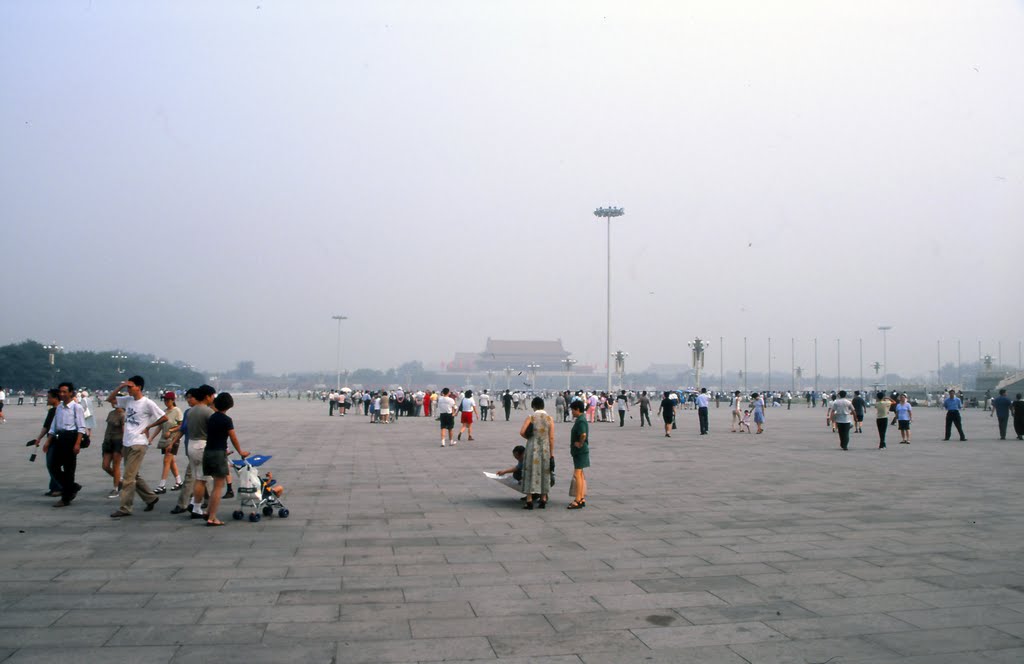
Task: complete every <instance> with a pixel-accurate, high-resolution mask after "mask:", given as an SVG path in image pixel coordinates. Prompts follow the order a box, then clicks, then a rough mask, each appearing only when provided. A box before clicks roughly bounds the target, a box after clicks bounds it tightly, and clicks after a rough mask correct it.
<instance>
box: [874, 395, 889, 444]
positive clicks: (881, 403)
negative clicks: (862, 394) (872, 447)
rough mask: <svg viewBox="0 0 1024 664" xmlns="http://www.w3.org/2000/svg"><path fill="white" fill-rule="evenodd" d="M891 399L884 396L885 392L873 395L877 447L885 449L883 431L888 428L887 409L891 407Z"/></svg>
mask: <svg viewBox="0 0 1024 664" xmlns="http://www.w3.org/2000/svg"><path fill="white" fill-rule="evenodd" d="M892 406H893V402H892V399H890V398H889V397H887V396H885V392H879V393H878V394H876V395H875V426H876V427H878V449H880V450H884V449H885V432H886V431H888V429H889V411H890V410H891V409H892Z"/></svg>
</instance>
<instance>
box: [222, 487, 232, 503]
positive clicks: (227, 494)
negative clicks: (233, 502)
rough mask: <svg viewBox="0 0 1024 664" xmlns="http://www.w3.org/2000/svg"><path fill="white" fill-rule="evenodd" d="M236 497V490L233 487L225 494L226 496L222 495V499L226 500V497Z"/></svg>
mask: <svg viewBox="0 0 1024 664" xmlns="http://www.w3.org/2000/svg"><path fill="white" fill-rule="evenodd" d="M234 497H235V492H234V491H232V490H231V489H228V490H227V492H226V493H225V494H224V496H223V497H221V500H224V498H234Z"/></svg>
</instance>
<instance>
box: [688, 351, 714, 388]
mask: <svg viewBox="0 0 1024 664" xmlns="http://www.w3.org/2000/svg"><path fill="white" fill-rule="evenodd" d="M686 345H687V346H689V347H690V351H691V360H692V362H693V376H694V382H695V383H696V385H695V386H694V387H695V388H696V389H697V391H698V392H699V391H700V372H701V371H703V370H704V351H706V350H707V349H708V346H709V345H710V344H708V342H706V341H704V340H703V339H701V338H700V337H694V339H693V341H688V342H687V343H686Z"/></svg>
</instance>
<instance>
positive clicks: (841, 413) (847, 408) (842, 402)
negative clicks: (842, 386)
mask: <svg viewBox="0 0 1024 664" xmlns="http://www.w3.org/2000/svg"><path fill="white" fill-rule="evenodd" d="M832 420H833V421H834V422H835V423H836V424H850V423H851V422H853V403H851V402H850V400H849V399H836V400H835V401H833V402H832Z"/></svg>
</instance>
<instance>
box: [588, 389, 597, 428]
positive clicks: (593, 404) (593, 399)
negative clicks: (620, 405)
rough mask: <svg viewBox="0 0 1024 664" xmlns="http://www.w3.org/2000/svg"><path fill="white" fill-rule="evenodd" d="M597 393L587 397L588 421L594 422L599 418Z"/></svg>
mask: <svg viewBox="0 0 1024 664" xmlns="http://www.w3.org/2000/svg"><path fill="white" fill-rule="evenodd" d="M597 403H598V398H597V394H594V393H591V394H590V396H589V397H587V421H588V422H590V423H593V422H594V421H595V419H596V418H597Z"/></svg>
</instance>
